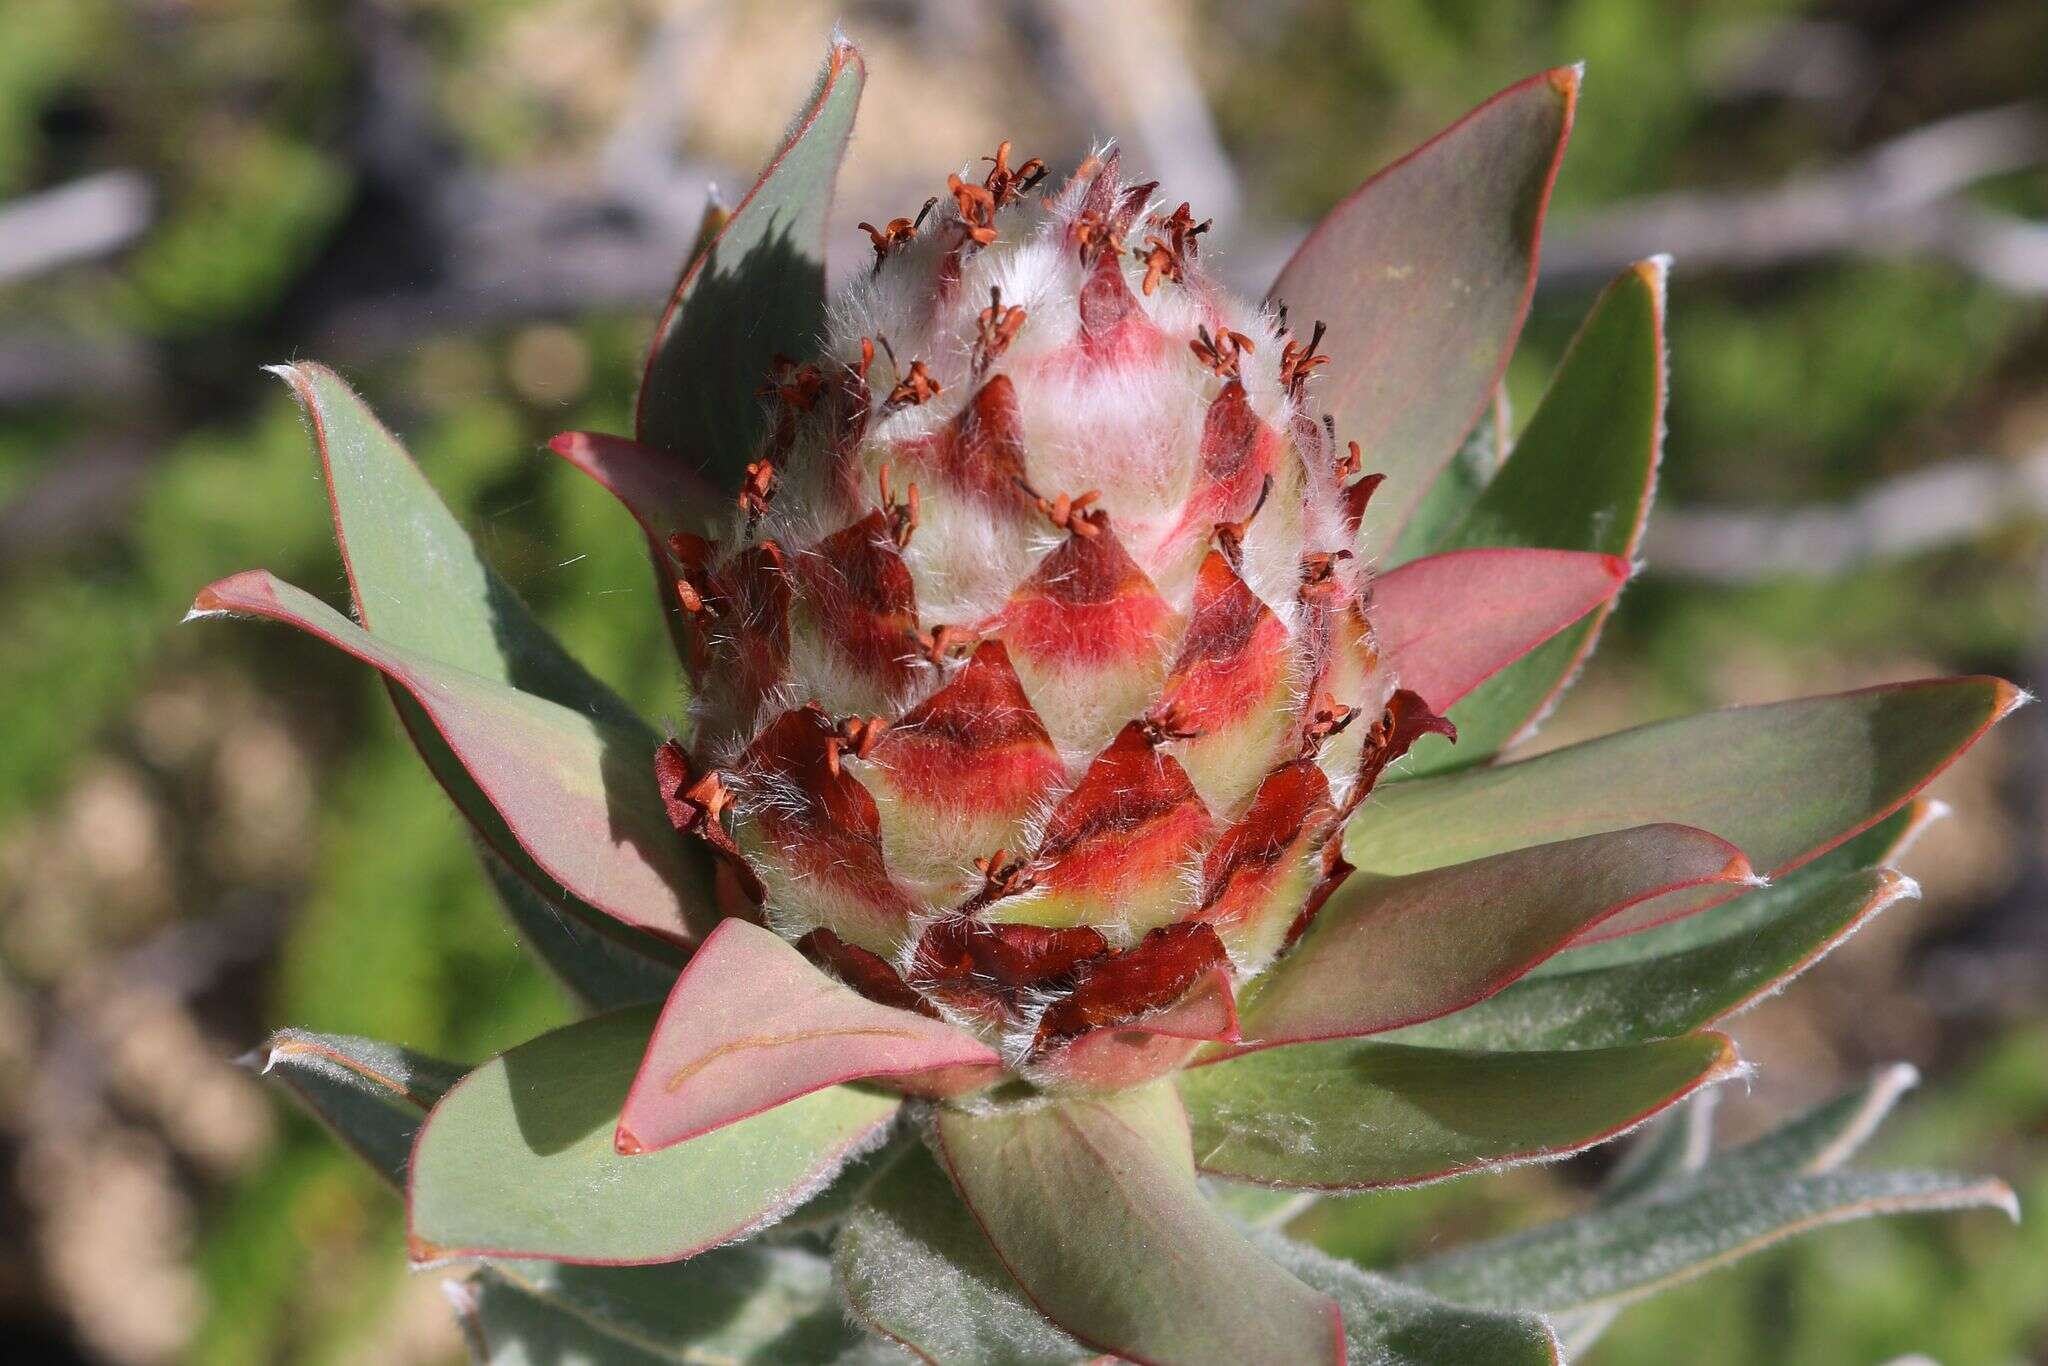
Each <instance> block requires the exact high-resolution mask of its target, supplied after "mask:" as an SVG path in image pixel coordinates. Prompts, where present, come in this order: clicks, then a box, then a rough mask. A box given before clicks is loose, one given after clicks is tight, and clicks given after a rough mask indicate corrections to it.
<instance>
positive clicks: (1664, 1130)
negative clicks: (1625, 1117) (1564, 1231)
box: [1600, 1091, 1721, 1205]
mask: <svg viewBox="0 0 2048 1366" xmlns="http://www.w3.org/2000/svg"><path fill="white" fill-rule="evenodd" d="M1720 1100H1721V1093H1720V1092H1719V1091H1702V1092H1700V1093H1699V1094H1698V1095H1696V1096H1694V1097H1693V1098H1692V1099H1691V1100H1689V1101H1687V1102H1686V1103H1685V1104H1683V1105H1678V1106H1673V1107H1672V1108H1671V1109H1669V1110H1667V1111H1665V1112H1664V1113H1663V1114H1661V1115H1659V1116H1658V1117H1657V1118H1656V1119H1654V1120H1652V1121H1650V1123H1648V1124H1646V1125H1644V1126H1643V1130H1642V1137H1640V1138H1638V1139H1636V1140H1635V1141H1634V1142H1633V1143H1631V1144H1629V1147H1628V1151H1626V1152H1624V1153H1623V1154H1622V1155H1621V1160H1620V1161H1618V1162H1616V1163H1615V1164H1614V1170H1613V1171H1611V1172H1609V1173H1608V1174H1607V1179H1606V1180H1605V1181H1604V1182H1602V1183H1601V1185H1600V1203H1601V1204H1603V1205H1614V1204H1619V1203H1621V1202H1622V1201H1624V1200H1632V1199H1634V1198H1635V1197H1636V1196H1638V1195H1642V1194H1646V1193H1648V1192H1650V1191H1654V1190H1656V1189H1657V1188H1658V1187H1660V1186H1667V1185H1669V1184H1671V1183H1672V1182H1674V1181H1679V1180H1683V1179H1684V1178H1685V1177H1688V1176H1691V1175H1692V1174H1693V1173H1695V1172H1697V1171H1699V1169H1700V1168H1701V1167H1704V1166H1705V1165H1706V1162H1707V1156H1708V1154H1709V1153H1710V1152H1712V1150H1713V1146H1714V1107H1715V1106H1716V1105H1718V1104H1719V1103H1720Z"/></svg>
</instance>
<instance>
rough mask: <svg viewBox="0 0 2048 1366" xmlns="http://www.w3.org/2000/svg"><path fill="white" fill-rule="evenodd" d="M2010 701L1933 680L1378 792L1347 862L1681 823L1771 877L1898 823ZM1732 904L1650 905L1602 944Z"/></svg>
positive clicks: (2012, 695) (1618, 924)
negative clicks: (1877, 825) (1888, 820)
mask: <svg viewBox="0 0 2048 1366" xmlns="http://www.w3.org/2000/svg"><path fill="white" fill-rule="evenodd" d="M2019 698H2020V694H2019V693H2018V692H2017V690H2016V689H2014V688H2013V686H2012V685H2011V684H2009V683H2005V682H2002V681H2001V680H1999V679H1995V678H1982V677H1978V678H1953V679H1934V680H1928V681H1924V682H1918V683H1904V684H1897V685H1893V686H1889V687H1881V688H1867V689H1864V690H1862V691H1859V692H1850V693H1838V694H1835V695H1833V696H1830V697H1809V698H1802V699H1800V700H1798V701H1793V702H1779V703H1775V704H1772V705H1769V706H1761V707H1733V708H1729V709H1728V710H1725V711H1716V712H1707V713H1703V714H1701V715H1698V716H1688V717H1681V718H1679V719H1677V720H1673V721H1662V722H1658V723H1656V724H1654V725H1648V726H1641V727H1638V728H1637V729H1635V730H1629V731H1622V732H1621V733H1619V734H1616V735H1609V736H1605V737H1603V738H1601V739H1598V740H1593V741H1589V742H1587V743H1585V744H1580V745H1572V746H1569V747H1568V748H1565V749H1560V750H1553V751H1552V752H1550V753H1548V754H1542V755H1538V756H1537V757H1535V758H1533V759H1524V760H1521V761H1520V762H1517V763H1511V764H1503V765H1501V766H1500V767H1497V768H1481V769H1466V770H1462V771H1460V772H1457V773H1446V774H1439V775H1436V776H1434V777H1429V778H1418V779H1414V780H1412V781H1409V782H1404V783H1396V784H1393V785H1392V786H1389V787H1385V788H1381V789H1379V790H1378V791H1375V792H1374V793H1373V795H1372V800H1371V801H1369V802H1368V803H1366V804H1365V805H1364V806H1363V807H1361V808H1360V810H1359V813H1358V815H1356V816H1355V817H1353V818H1352V821H1351V824H1350V827H1349V828H1348V829H1347V830H1346V832H1345V839H1344V854H1345V857H1346V858H1347V859H1349V860H1350V861H1351V863H1352V864H1353V865H1354V866H1356V867H1357V868H1359V869H1360V870H1361V871H1364V872H1372V873H1385V874H1394V873H1411V872H1419V871H1421V870H1423V869H1425V868H1438V867H1443V866H1445V865H1447V864H1453V863H1464V862H1466V861H1468V860H1471V859H1476V858H1483V857H1485V856H1486V855H1488V854H1494V853H1499V852H1501V851H1503V850H1507V849H1518V848H1522V847H1525V846H1527V845H1532V844H1547V843H1549V842H1551V841H1553V840H1560V839H1568V838H1571V837H1574V836H1577V835H1587V834H1593V833H1595V832H1597V831H1601V830H1616V829H1623V828H1626V827H1628V826H1633V825H1643V824H1648V823H1650V822H1654V821H1675V822H1678V823H1680V824H1683V825H1695V826H1698V827H1699V828H1700V829H1702V830H1710V831H1712V832H1713V833H1714V834H1717V835H1719V836H1721V837H1722V838H1723V839H1726V840H1729V841H1730V842H1732V843H1734V844H1735V845H1737V846H1738V847H1739V848H1741V850H1742V851H1743V852H1744V853H1745V854H1747V855H1749V860H1750V862H1751V863H1752V864H1754V865H1755V867H1756V868H1757V870H1758V871H1759V872H1762V873H1766V874H1768V875H1771V876H1776V875H1777V874H1779V873H1781V872H1784V871H1786V870H1788V869H1789V868H1791V867H1794V866H1796V865H1798V864H1799V863H1802V862H1804V861H1805V860H1806V859H1808V858H1811V857H1813V856H1814V855H1815V854H1817V853H1819V852H1821V851H1822V850H1825V849H1827V848H1829V847H1831V846H1833V845H1834V844H1836V843H1838V842H1840V841H1842V840H1844V839H1847V838H1848V837H1850V836H1852V835H1855V834H1857V833H1859V832H1860V831H1862V830H1864V829H1866V828H1868V827H1869V826H1870V825H1871V824H1873V823H1874V822H1876V821H1878V820H1881V819H1883V818H1884V817H1885V816H1888V815H1890V814H1891V813H1892V812H1894V811H1896V810H1897V809H1898V808H1899V807H1900V806H1902V805H1903V804H1904V803H1905V802H1906V801H1907V800H1908V799H1910V798H1911V797H1912V796H1913V795H1914V793H1916V792H1917V791H1919V789H1920V788H1921V786H1922V785H1924V784H1925V783H1926V782H1927V780H1928V779H1929V778H1931V777H1933V776H1934V775H1935V774H1936V773H1938V772H1940V771H1941V770H1942V769H1943V768H1945V767H1946V766H1947V765H1948V763H1949V762H1950V761H1951V760H1952V759H1954V758H1955V757H1956V755H1958V754H1959V753H1961V752H1962V751H1963V750H1965V749H1967V748H1968V747H1969V746H1970V745H1971V744H1973V743H1974V742H1975V741H1976V740H1977V738H1978V737H1979V736H1981V735H1982V734H1983V733H1984V732H1985V730H1986V729H1988V728H1989V727H1990V726H1991V724H1992V723H1993V722H1995V721H1997V720H1998V719H1999V718H2000V717H2001V716H2003V715H2005V714H2006V713H2007V712H2008V711H2010V710H2011V709H2012V707H2013V706H2014V705H2015V704H2016V703H2017V701H2018V700H2019ZM1725 899H1726V898H1725V896H1718V895H1716V894H1714V893H1711V892H1705V891H1701V892H1679V893H1675V894H1672V895H1669V896H1665V897H1659V898H1656V899H1654V900H1651V901H1648V902H1645V903H1643V904H1641V905H1639V906H1636V907H1634V908H1632V909H1630V910H1629V911H1626V912H1624V913H1623V914H1621V915H1618V916H1615V917H1614V918H1612V919H1611V920H1608V921H1606V922H1604V923H1603V924H1602V925H1600V926H1599V927H1598V928H1597V929H1596V931H1595V937H1606V936H1608V935H1614V934H1624V933H1627V932H1629V931H1630V930H1632V929H1640V928H1646V927H1648V926H1651V925H1655V924H1660V923H1662V922H1663V921H1665V920H1670V919H1674V918H1676V917H1677V916H1680V915H1683V914H1686V913H1688V912H1690V911H1692V910H1695V909H1697V908H1698V907H1699V906H1700V905H1702V904H1711V903H1712V902H1713V901H1714V900H1725Z"/></svg>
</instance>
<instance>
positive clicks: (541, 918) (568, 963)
mask: <svg viewBox="0 0 2048 1366" xmlns="http://www.w3.org/2000/svg"><path fill="white" fill-rule="evenodd" d="M479 852H480V853H481V855H482V858H483V865H484V876H485V877H486V878H488V879H489V880H490V884H491V887H492V889H493V890H494V891H496V892H497V894H498V902H499V904H500V905H502V906H503V907H504V908H505V914H506V916H507V917H508V918H509V919H510V920H511V921H512V924H513V926H514V927H515V929H516V930H517V931H518V933H519V935H520V936H521V939H522V941H523V942H524V943H525V945H526V947H527V948H528V950H530V951H531V952H532V954H533V956H534V957H536V958H538V959H539V960H540V961H541V963H542V964H544V965H545V966H546V967H547V969H548V970H549V971H550V972H552V973H553V974H554V975H555V978H556V980H557V981H559V982H560V983H561V984H562V986H563V988H564V989H566V990H567V991H568V992H569V994H570V995H572V996H574V997H575V998H576V1000H577V1001H578V1002H580V1003H581V1004H582V1005H584V1006H586V1007H588V1008H589V1009H591V1010H599V1011H602V1010H617V1009H618V1008H620V1007H621V1006H633V1005H640V1004H642V1003H644V1002H648V1001H660V1000H662V999H664V998H665V997H667V995H668V992H669V988H670V987H672V986H674V985H675V980H676V970H675V968H673V967H671V966H669V965H667V964H665V963H662V962H659V961H657V960H656V959H654V958H652V957H650V956H649V955H647V954H646V953H642V952H638V951H636V950H634V949H631V948H628V947H626V946H625V945H624V944H621V943H620V942H619V940H618V939H617V938H615V937H614V936H612V935H608V934H604V933H601V932H599V931H598V930H596V929H594V928H592V927H591V925H590V924H589V923H588V922H587V921H585V920H584V919H582V918H581V917H580V916H578V915H576V914H574V913H573V912H572V911H570V910H569V909H568V908H567V907H566V905H565V904H564V903H565V902H567V901H568V900H570V898H569V897H567V895H566V894H563V893H560V892H557V894H556V896H555V897H552V898H551V897H547V896H543V895H542V894H541V893H540V891H539V890H538V889H537V888H535V887H534V886H533V885H532V884H531V883H529V882H527V881H526V880H525V879H524V878H522V877H520V876H519V875H518V874H517V873H515V872H513V871H512V869H511V867H510V866H509V865H507V864H506V862H505V861H504V860H503V859H501V858H498V857H496V856H495V855H493V854H492V853H491V852H490V850H488V849H485V850H481V851H479ZM605 918H606V919H607V920H609V919H610V917H605ZM614 923H616V922H614Z"/></svg>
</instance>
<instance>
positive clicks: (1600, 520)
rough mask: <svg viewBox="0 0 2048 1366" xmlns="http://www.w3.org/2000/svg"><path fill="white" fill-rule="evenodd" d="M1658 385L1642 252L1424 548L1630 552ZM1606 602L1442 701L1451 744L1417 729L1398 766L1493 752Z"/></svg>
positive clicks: (1416, 767) (1651, 276) (1656, 415)
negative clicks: (1502, 450)
mask: <svg viewBox="0 0 2048 1366" xmlns="http://www.w3.org/2000/svg"><path fill="white" fill-rule="evenodd" d="M1664 387H1665V386H1664V266H1663V263H1662V262H1644V263H1643V264H1641V265H1638V266H1635V267H1633V268H1632V269H1630V270H1628V271H1625V272H1624V273H1623V274H1622V276H1621V278H1619V279H1618V280H1616V281H1615V282H1614V283H1613V284H1611V285H1609V286H1608V287H1607V290H1606V292H1604V293H1603V294H1602V295H1601V296H1600V298H1599V300H1598V301H1597V302H1596V303H1595V304H1594V305H1593V310H1592V312H1591V313H1589V314H1588V315H1587V317H1586V321H1585V322H1584V324H1582V325H1581V326H1580V328H1579V333H1578V336H1577V337H1575V338H1574V339H1573V341H1572V345H1571V349H1570V350H1569V351H1567V352H1566V353H1565V357H1564V360H1563V362H1562V363H1561V364H1560V365H1559V366H1558V371H1557V374H1556V376H1555V377H1554V378H1553V379H1552V380H1551V383H1550V388H1549V389H1548V391H1547V392H1545V394H1544V396H1543V401H1542V402H1541V404H1539V405H1538V407H1537V409H1536V412H1535V414H1534V415H1533V416H1532V417H1531V418H1530V419H1529V427H1528V430H1526V431H1524V432H1523V433H1522V435H1521V438H1520V439H1519V440H1518V441H1516V442H1515V446H1514V451H1513V453H1512V454H1511V455H1509V457H1508V459H1507V461H1506V463H1505V464H1503V465H1502V466H1501V468H1500V472H1499V474H1497V475H1495V476H1494V478H1493V480H1492V481H1491V482H1490V483H1489V484H1488V485H1487V486H1486V489H1485V491H1484V492H1483V493H1481V494H1480V495H1479V496H1478V498H1477V499H1476V500H1475V501H1474V503H1473V504H1472V506H1471V508H1470V510H1469V511H1468V512H1467V513H1466V515H1465V516H1464V518H1463V519H1462V520H1461V521H1460V522H1459V523H1458V524H1457V525H1456V526H1455V527H1453V528H1451V529H1449V530H1447V531H1446V532H1445V533H1444V534H1443V535H1442V537H1441V538H1440V539H1439V540H1438V541H1436V542H1435V543H1433V544H1432V545H1430V546H1429V547H1428V548H1429V549H1430V550H1433V551H1442V550H1458V549H1467V548H1470V547H1475V546H1547V547H1549V548H1551V549H1553V550H1593V551H1600V552H1602V553H1604V554H1608V555H1620V556H1623V557H1629V556H1633V555H1634V554H1635V551H1636V546H1637V543H1638V542H1639V541H1640V540H1641V538H1642V531H1643V523H1644V520H1645V519H1646V518H1647V517H1648V515H1649V511H1650V495H1651V491H1652V489H1653V488H1654V486H1655V482H1656V474H1657V459H1658V454H1659V451H1660V448H1661V445H1662V442H1663V436H1664V398H1665V394H1664ZM1611 610H1613V607H1612V604H1611V603H1610V604H1609V605H1608V606H1607V607H1603V608H1599V609H1596V610H1595V611H1594V613H1593V615H1592V616H1591V617H1589V618H1588V619H1587V620H1585V621H1582V622H1580V623H1579V624H1577V625H1576V626H1572V627H1570V628H1568V629H1566V630H1565V631H1563V632H1561V633H1560V634H1559V635H1558V636H1556V637H1555V638H1554V639H1552V640H1550V641H1548V642H1546V643H1545V644H1543V645H1541V646H1539V647H1537V648H1536V649H1535V650H1534V651H1532V652H1531V653H1530V654H1529V656H1528V657H1527V658H1525V659H1522V660H1520V661H1518V662H1517V663H1514V664H1511V665H1509V666H1508V667H1507V668H1506V669H1503V670H1502V671H1501V672H1500V673H1498V674H1496V675H1495V676H1494V677H1493V678H1491V679H1488V680H1487V681H1486V682H1485V683H1482V684H1480V685H1479V687H1478V688H1477V689H1475V690H1474V691H1473V693H1472V695H1471V696H1469V697H1467V698H1465V699H1464V700H1463V701H1462V702H1460V703H1459V704H1458V705H1457V706H1455V707H1453V708H1452V709H1451V711H1450V717H1451V720H1452V721H1454V722H1455V723H1456V724H1457V727H1458V743H1457V744H1456V745H1451V744H1449V743H1447V742H1446V741H1445V740H1443V739H1442V738H1441V737H1438V736H1431V737H1428V738H1426V739H1424V740H1423V741H1422V742H1421V743H1420V744H1418V745H1417V746H1416V747H1415V751H1414V753H1413V754H1411V755H1410V756H1409V759H1408V762H1407V763H1406V764H1405V765H1404V766H1403V770H1402V771H1405V772H1406V773H1408V774H1414V775H1421V774H1425V773H1430V772H1435V771H1438V770H1441V769H1448V768H1461V767H1466V766H1468V765H1471V764H1475V763H1478V762H1480V761H1481V760H1483V759H1486V758H1488V757H1489V756H1491V755H1493V754H1494V753H1496V752H1497V751H1498V750H1499V749H1500V748H1501V746H1503V745H1505V744H1506V743H1507V742H1508V741H1509V740H1510V739H1512V738H1513V737H1514V736H1515V734H1516V733H1517V732H1519V731H1520V730H1522V729H1523V728H1524V727H1525V726H1527V725H1528V724H1529V723H1530V722H1531V721H1533V720H1535V719H1536V718H1537V717H1538V716H1539V715H1540V714H1541V713H1542V712H1543V711H1544V710H1545V709H1546V708H1548V707H1549V706H1550V705H1551V704H1552V703H1553V702H1554V701H1555V700H1556V698H1557V696H1558V694H1559V693H1560V692H1561V691H1562V690H1563V688H1564V686H1565V685H1566V683H1567V682H1568V681H1569V679H1570V678H1571V676H1572V673H1573V672H1574V671H1575V670H1576V669H1577V668H1578V666H1579V664H1580V662H1581V661H1583V660H1584V659H1585V657H1586V656H1587V655H1588V654H1589V653H1591V651H1592V648H1593V642H1594V640H1595V638H1596V637H1597V636H1598V634H1599V630H1600V625H1601V623H1602V622H1603V621H1604V620H1605V619H1606V616H1607V613H1608V612H1609V611H1611Z"/></svg>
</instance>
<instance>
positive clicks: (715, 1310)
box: [457, 1243, 863, 1366]
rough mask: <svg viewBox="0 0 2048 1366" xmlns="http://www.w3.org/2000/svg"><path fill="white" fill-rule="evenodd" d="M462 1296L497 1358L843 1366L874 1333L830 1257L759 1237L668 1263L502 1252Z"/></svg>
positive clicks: (508, 1365) (600, 1363) (629, 1364)
mask: <svg viewBox="0 0 2048 1366" xmlns="http://www.w3.org/2000/svg"><path fill="white" fill-rule="evenodd" d="M457 1305H458V1308H459V1309H460V1311H461V1312H462V1314H463V1316H464V1318H465V1320H466V1326H467V1328H468V1330H469V1335H470V1339H471V1341H472V1343H473V1344H474V1346H475V1347H476V1352H475V1355H476V1356H477V1357H478V1358H479V1359H481V1360H482V1361H484V1362H487V1363H489V1366H615V1363H623V1364H626V1366H633V1364H635V1363H657V1362H658V1363H675V1362H686V1363H691V1364H692V1366H703V1364H704V1363H712V1362H717V1363H727V1364H729V1366H837V1364H838V1363H840V1362H842V1361H844V1360H845V1359H846V1357H847V1355H848V1354H849V1353H852V1352H855V1351H857V1350H859V1349H860V1347H861V1345H862V1338H863V1335H862V1334H861V1333H860V1332H859V1331H858V1330H857V1329H855V1328H853V1327H852V1326H851V1325H849V1324H848V1323H847V1322H846V1319H845V1316H844V1315H843V1314H841V1313H840V1310H839V1301H838V1296H837V1295H836V1294H835V1293H834V1291H833V1287H832V1273H831V1269H830V1267H829V1266H828V1265H827V1264H826V1262H825V1259H824V1258H822V1257H819V1256H818V1255H816V1254H815V1253H810V1252H805V1251H802V1250H800V1249H797V1248H777V1247H764V1246H761V1245H760V1244H758V1243H750V1244H747V1245H744V1246H741V1247H728V1248H720V1249H718V1250H717V1251H715V1252H707V1253H705V1254H704V1255H703V1256H701V1257H696V1258H693V1259H692V1260H690V1261H688V1262H683V1263H680V1264H674V1265H668V1266H644V1267H641V1266H633V1267H591V1266H567V1265H563V1264H562V1263H559V1262H532V1261H529V1262H499V1263H495V1264H493V1265H492V1266H491V1267H489V1268H488V1269H486V1270H484V1271H482V1272H480V1273H479V1274H478V1275H476V1276H475V1277H473V1278H472V1279H471V1280H470V1281H469V1282H468V1283H467V1284H466V1285H465V1286H463V1287H462V1288H461V1297H460V1298H458V1300H457Z"/></svg>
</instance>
